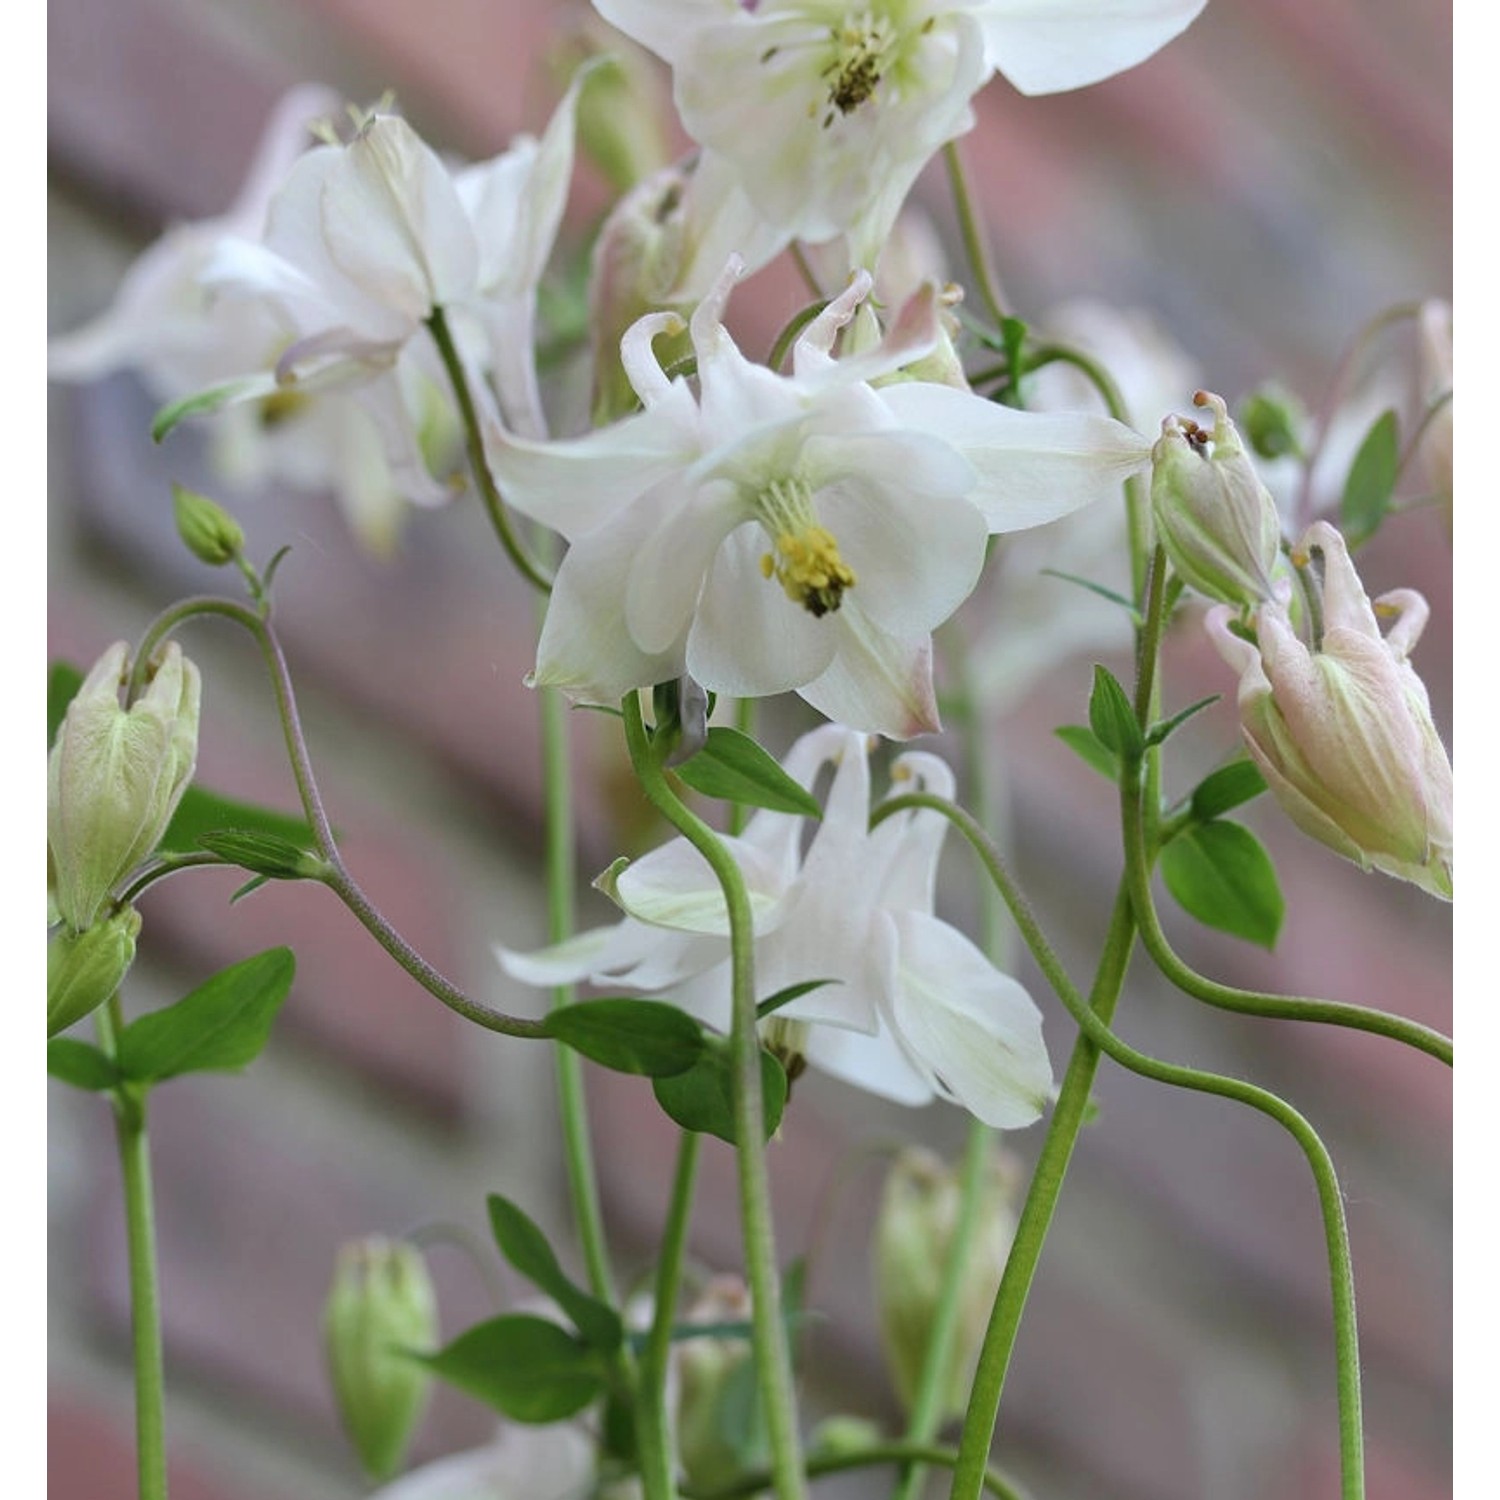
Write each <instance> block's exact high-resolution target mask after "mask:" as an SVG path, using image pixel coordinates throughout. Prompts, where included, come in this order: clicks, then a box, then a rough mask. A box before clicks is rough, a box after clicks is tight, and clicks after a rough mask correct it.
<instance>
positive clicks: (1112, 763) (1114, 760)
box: [1052, 724, 1120, 781]
mask: <svg viewBox="0 0 1500 1500" xmlns="http://www.w3.org/2000/svg"><path fill="white" fill-rule="evenodd" d="M1052 732H1053V734H1055V735H1056V736H1057V737H1058V739H1060V740H1061V741H1062V742H1063V744H1065V745H1066V746H1067V747H1068V749H1069V750H1071V751H1072V752H1073V753H1074V754H1075V755H1076V756H1078V757H1079V759H1081V760H1082V761H1083V762H1084V764H1085V765H1088V766H1092V767H1093V769H1094V770H1096V771H1097V772H1098V773H1099V774H1100V775H1101V776H1102V777H1104V779H1105V780H1106V781H1118V780H1119V779H1120V759H1119V757H1118V756H1117V755H1116V754H1115V753H1114V751H1113V750H1111V749H1109V748H1108V746H1106V745H1104V744H1101V743H1100V740H1099V736H1098V735H1097V734H1095V733H1094V731H1093V730H1092V729H1090V728H1089V727H1088V725H1087V724H1061V725H1059V726H1058V727H1057V728H1056V729H1054V730H1053V731H1052Z"/></svg>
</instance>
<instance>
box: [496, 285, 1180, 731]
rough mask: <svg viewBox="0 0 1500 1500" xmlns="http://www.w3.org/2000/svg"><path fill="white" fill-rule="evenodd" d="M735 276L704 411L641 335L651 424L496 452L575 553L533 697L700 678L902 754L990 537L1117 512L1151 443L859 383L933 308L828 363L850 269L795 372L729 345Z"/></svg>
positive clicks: (711, 338) (522, 443) (922, 386)
mask: <svg viewBox="0 0 1500 1500" xmlns="http://www.w3.org/2000/svg"><path fill="white" fill-rule="evenodd" d="M740 269H741V268H740V266H739V264H738V263H737V262H731V264H730V266H729V267H728V268H727V269H726V270H725V272H724V273H723V274H722V275H721V277H720V279H719V282H718V285H717V286H716V287H715V289H714V290H713V292H712V293H711V294H710V295H709V296H708V297H707V298H706V299H705V300H704V301H703V302H702V303H701V304H700V305H699V307H698V309H697V310H696V312H695V313H694V314H693V317H692V322H691V326H690V331H691V334H692V341H693V347H694V350H695V352H696V357H697V377H698V387H699V389H698V393H697V394H696V396H695V394H694V392H693V390H692V388H691V387H690V385H689V384H688V382H687V380H685V379H683V378H677V379H671V378H669V377H668V376H667V374H666V373H665V372H664V371H663V370H662V368H661V367H660V365H659V364H658V363H657V362H656V358H655V356H654V354H653V352H652V348H651V341H652V339H653V337H655V336H656V335H658V334H660V333H664V332H666V333H672V332H676V331H677V330H679V329H680V328H681V321H680V320H679V319H678V318H676V317H675V315H673V314H670V313H659V314H652V315H649V316H647V317H645V318H642V319H640V320H639V321H638V322H637V323H636V324H635V325H634V326H633V327H632V328H631V329H630V331H629V332H628V333H627V334H626V337H625V339H624V341H623V345H622V360H623V363H624V366H625V369H626V372H627V374H628V375H629V377H630V380H631V383H632V385H633V386H634V388H635V390H636V392H637V394H638V395H639V396H640V398H641V401H642V404H643V406H644V408H645V409H644V411H642V412H640V413H638V414H636V415H635V416H631V417H627V418H625V419H623V420H622V421H620V422H617V423H615V424H613V425H612V426H610V427H606V428H603V429H601V430H599V431H596V432H593V433H590V434H588V435H586V436H584V437H581V438H578V439H575V440H571V441H567V442H557V443H535V442H528V441H526V440H524V439H521V438H516V437H512V436H510V435H509V434H507V433H505V432H503V431H501V430H499V429H498V428H496V429H494V430H492V432H491V433H490V444H489V447H490V459H491V463H492V466H493V468H494V470H495V474H496V477H497V479H498V480H499V482H500V484H501V487H502V488H503V489H504V491H505V494H506V497H507V499H508V500H509V501H510V503H511V504H513V505H514V506H515V507H516V508H517V509H518V510H520V511H522V512H524V513H525V514H527V515H530V516H533V517H534V518H535V519H537V520H539V521H541V522H543V523H544V524H546V525H548V526H551V527H553V528H554V529H555V530H557V531H560V532H561V533H562V534H563V535H564V536H565V537H567V538H568V540H569V542H570V543H571V544H572V545H571V547H570V549H569V551H568V554H567V556H566V557H565V558H564V560H563V563H562V566H561V568H560V570H559V572H558V575H557V582H556V587H555V589H554V591H553V594H552V598H551V601H550V604H549V607H548V611H547V618H546V622H545V624H544V626H543V630H542V637H541V642H540V646H539V650H538V659H537V667H536V671H535V673H534V677H533V680H534V681H535V682H536V683H537V684H540V685H550V686H555V687H560V688H562V689H563V690H564V691H565V692H566V693H568V695H569V696H570V697H572V698H574V699H575V700H577V701H582V702H589V703H605V704H613V703H616V702H618V701H619V699H620V698H621V697H622V696H623V695H624V694H625V693H627V692H629V691H631V690H632V689H635V688H640V687H649V686H651V685H652V684H653V683H657V682H662V681H666V680H668V679H671V678H674V677H678V676H680V675H682V673H683V672H684V671H686V672H688V673H690V674H691V675H692V676H693V677H694V678H695V679H696V680H697V681H699V682H700V683H702V684H703V685H704V686H705V687H706V688H709V689H710V690H712V691H715V692H721V693H726V694H729V695H731V696H733V697H765V696H768V695H771V694H774V693H780V692H787V691H792V690H795V691H797V692H799V693H800V694H801V695H802V696H803V697H804V698H805V699H807V701H808V702H809V703H811V704H812V705H813V706H814V707H815V708H817V709H818V710H819V711H820V712H822V713H824V714H826V715H827V716H828V717H829V718H831V719H834V720H837V721H838V722H840V723H844V724H848V725H850V726H851V727H853V728H857V729H868V730H873V731H877V732H879V733H882V734H888V735H891V736H894V737H897V738H904V737H906V736H909V735H911V734H914V733H917V732H920V731H922V730H928V729H933V728H936V727H937V709H936V704H935V701H934V696H933V687H932V662H931V652H932V642H931V632H932V630H933V629H934V627H935V626H937V625H939V624H941V623H942V621H943V620H945V619H947V617H948V616H949V615H950V614H952V613H953V611H954V610H955V609H956V608H957V607H958V605H959V604H960V603H961V602H962V601H963V599H964V598H965V597H966V596H967V595H968V593H969V591H970V590H971V589H972V588H973V587H974V583H975V580H976V579H977V577H978V576H979V571H980V567H981V566H982V563H983V558H984V544H985V537H986V535H987V534H988V533H990V532H997V531H1012V530H1017V529H1020V528H1023V527H1027V526H1036V525H1040V524H1041V523H1042V522H1045V521H1049V520H1052V519H1054V518H1055V517H1057V516H1060V515H1065V514H1067V513H1068V512H1069V511H1072V510H1075V509H1078V508H1080V507H1082V506H1085V505H1087V504H1089V503H1091V502H1092V501H1094V500H1097V499H1100V498H1102V497H1103V496H1105V495H1107V494H1112V493H1113V492H1114V491H1115V489H1116V488H1117V487H1118V485H1119V482H1120V480H1121V478H1122V477H1123V476H1124V475H1126V474H1129V473H1131V472H1134V471H1135V470H1137V469H1139V468H1140V467H1141V466H1142V465H1143V464H1144V463H1145V461H1146V457H1147V454H1148V452H1149V448H1150V444H1149V443H1148V442H1147V441H1146V439H1144V438H1143V437H1141V436H1140V435H1139V434H1137V433H1135V432H1132V431H1131V430H1130V429H1129V428H1127V427H1124V426H1122V425H1121V424H1120V423H1117V422H1113V421H1110V420H1109V419H1108V418H1102V417H1095V416H1082V415H1080V416H1046V415H1039V414H1035V413H1026V412H1016V411H1010V410H1007V409H1004V408H1001V407H998V406H996V405H994V404H993V403H991V402H988V401H984V400H981V399H980V398H978V397H977V396H972V395H969V394H968V393H966V392H963V391H958V390H954V389H952V388H950V387H947V386H940V385H934V384H929V383H927V382H920V381H908V382H898V383H895V384H892V385H888V386H882V387H876V386H873V385H871V384H870V382H871V381H872V380H876V379H878V378H879V377H880V376H882V375H887V374H889V373H891V372H892V371H894V370H896V369H899V368H900V367H901V366H902V365H904V364H907V363H909V362H911V361H912V360H913V359H915V358H917V357H919V356H920V355H922V354H924V353H926V352H927V351H928V350H930V349H931V347H932V346H933V343H934V342H935V340H936V337H937V323H936V299H935V295H934V293H933V290H932V289H931V288H928V289H927V291H926V292H924V293H923V294H922V295H920V296H918V297H917V298H915V299H913V301H912V302H910V303H908V304H907V306H906V307H905V308H904V309H902V310H901V312H900V313H899V314H898V315H897V317H896V318H895V320H894V321H893V323H892V325H891V328H890V330H889V331H888V333H887V335H886V337H885V339H884V340H883V341H882V342H881V343H880V344H879V345H877V346H876V347H874V348H872V349H869V350H867V351H866V352H865V353H863V354H861V355H858V356H855V357H846V358H844V359H841V360H836V359H834V358H833V356H832V354H831V352H830V351H831V348H832V345H833V341H834V339H835V337H836V335H837V333H838V330H839V329H840V328H841V327H842V326H843V325H844V324H845V323H847V322H848V320H849V319H850V318H851V317H852V316H853V315H854V313H855V311H856V309H857V308H858V306H859V304H860V302H861V301H862V300H863V298H864V297H865V295H866V293H867V292H868V290H869V285H870V280H869V277H868V275H866V274H864V273H861V274H860V275H859V276H858V277H857V278H856V279H855V281H854V282H853V284H852V285H851V286H850V287H849V289H848V290H847V291H846V292H845V293H844V294H843V295H842V296H840V297H838V298H837V299H835V301H833V302H832V303H830V304H829V306H828V308H827V309H826V310H825V311H824V312H823V313H822V314H821V315H820V316H819V317H818V318H816V319H815V320H814V321H813V322H812V323H811V324H809V326H808V328H807V329H806V330H805V332H804V333H803V334H802V336H801V338H799V340H798V341H797V344H796V346H795V349H794V354H793V373H792V374H791V375H790V376H784V375H781V374H778V373H776V372H773V371H771V370H769V369H767V368H765V367H764V366H761V365H755V364H752V363H751V362H750V361H748V360H747V359H745V357H744V356H743V355H742V354H741V353H740V351H739V349H738V348H737V347H736V346H735V344H734V342H733V340H732V339H731V338H730V336H729V334H728V333H727V332H726V330H725V328H724V326H723V321H722V319H723V312H724V307H725V304H726V302H727V300H728V297H729V293H730V290H731V288H732V287H733V285H734V282H735V280H736V278H737V277H738V275H739V274H740Z"/></svg>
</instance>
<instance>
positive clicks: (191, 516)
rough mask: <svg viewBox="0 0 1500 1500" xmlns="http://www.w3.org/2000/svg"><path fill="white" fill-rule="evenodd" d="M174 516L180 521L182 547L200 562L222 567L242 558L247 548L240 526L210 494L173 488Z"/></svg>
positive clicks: (174, 486) (178, 486)
mask: <svg viewBox="0 0 1500 1500" xmlns="http://www.w3.org/2000/svg"><path fill="white" fill-rule="evenodd" d="M172 513H173V515H174V516H176V518H177V535H178V536H180V537H181V538H182V543H183V546H185V547H186V548H187V549H188V551H189V552H191V553H192V554H193V556H194V557H196V558H197V559H198V560H199V561H200V562H206V563H207V564H208V565H209V566H210V567H214V568H221V567H223V566H224V564H225V563H230V562H233V561H234V560H235V558H236V557H238V556H239V554H240V551H241V550H242V549H243V547H244V545H245V533H244V531H243V530H241V528H240V523H239V522H238V521H236V520H235V518H234V517H233V516H232V515H230V514H229V512H228V511H227V510H225V509H224V507H223V506H222V505H217V504H215V503H214V501H212V500H210V499H209V498H208V496H207V495H199V494H195V493H194V492H193V491H192V490H185V489H183V487H182V486H181V485H180V484H174V485H173V486H172Z"/></svg>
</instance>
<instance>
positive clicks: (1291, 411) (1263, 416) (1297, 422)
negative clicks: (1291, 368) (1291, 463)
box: [1240, 382, 1307, 459]
mask: <svg viewBox="0 0 1500 1500" xmlns="http://www.w3.org/2000/svg"><path fill="white" fill-rule="evenodd" d="M1240 426H1241V427H1243V428H1244V429H1245V437H1246V439H1247V441H1248V442H1249V444H1250V446H1251V448H1253V449H1254V450H1255V452H1256V453H1257V454H1258V455H1259V456H1260V457H1261V458H1271V459H1275V458H1286V457H1287V456H1288V455H1291V456H1292V457H1299V456H1300V455H1301V454H1302V452H1303V447H1304V441H1303V440H1304V438H1305V436H1306V433H1307V409H1306V407H1304V406H1303V405H1302V402H1301V401H1299V400H1298V399H1297V397H1296V396H1294V395H1293V394H1292V392H1291V391H1289V390H1286V389H1285V388H1284V387H1282V386H1279V385H1277V384H1275V383H1274V382H1269V383H1267V384H1266V385H1263V386H1261V387H1259V388H1258V389H1257V390H1253V391H1251V392H1250V394H1249V395H1248V396H1246V397H1245V399H1244V400H1243V401H1242V402H1241V403H1240Z"/></svg>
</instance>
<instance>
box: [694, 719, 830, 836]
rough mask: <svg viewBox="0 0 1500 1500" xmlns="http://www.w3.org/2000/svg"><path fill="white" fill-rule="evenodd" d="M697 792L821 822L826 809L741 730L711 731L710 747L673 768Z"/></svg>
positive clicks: (708, 744) (720, 729) (767, 752)
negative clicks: (819, 819) (820, 819)
mask: <svg viewBox="0 0 1500 1500" xmlns="http://www.w3.org/2000/svg"><path fill="white" fill-rule="evenodd" d="M674 769H675V770H676V773H677V775H678V776H680V777H681V778H682V780H683V781H685V782H686V783H687V784H688V785H689V786H690V787H692V789H693V790H694V791H695V792H702V793H703V795H704V796H705V797H719V798H722V799H723V800H724V801H726V802H739V803H743V804H745V805H746V806H748V807H766V808H769V809H770V810H771V811H772V812H784V813H800V814H801V815H802V816H803V817H808V818H821V817H822V816H823V809H822V808H821V807H819V806H818V803H817V799H816V798H815V797H814V796H813V794H812V793H811V792H809V791H808V790H807V789H806V788H804V787H801V786H798V784H797V783H796V782H795V781H793V780H792V778H791V777H790V776H788V775H787V773H786V772H785V771H783V770H782V769H781V767H780V766H779V765H778V764H777V763H776V761H775V760H774V759H773V758H772V756H771V754H770V752H769V751H768V750H765V749H763V748H762V747H761V746H760V745H758V744H756V742H755V741H754V740H752V739H751V738H750V736H749V735H748V734H741V733H740V732H739V730H738V729H725V728H716V729H710V730H709V731H708V743H707V744H706V745H705V746H704V747H703V748H702V749H701V750H700V751H699V752H698V753H697V754H696V755H694V756H692V757H691V758H690V759H688V760H685V761H683V763H682V764H681V765H680V766H677V767H675V768H674Z"/></svg>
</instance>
